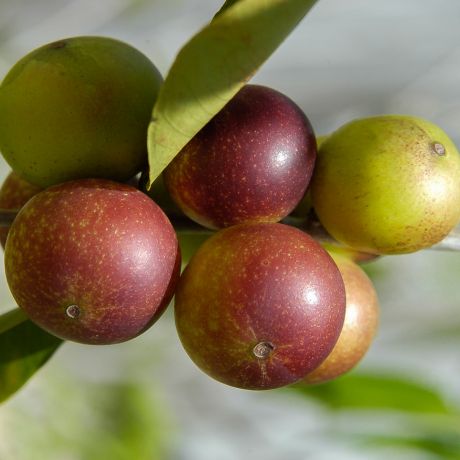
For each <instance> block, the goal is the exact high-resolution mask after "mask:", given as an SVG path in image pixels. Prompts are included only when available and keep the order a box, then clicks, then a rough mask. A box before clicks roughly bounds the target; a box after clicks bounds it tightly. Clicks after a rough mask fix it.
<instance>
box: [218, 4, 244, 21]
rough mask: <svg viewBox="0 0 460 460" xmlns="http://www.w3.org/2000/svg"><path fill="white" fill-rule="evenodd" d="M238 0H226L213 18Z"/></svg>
mask: <svg viewBox="0 0 460 460" xmlns="http://www.w3.org/2000/svg"><path fill="white" fill-rule="evenodd" d="M239 1H241V0H227V1H226V2H225V3H224V5H223V6H222V8H221V9H220V10H219V11H218V12H217V13H216V15H215V16H214V19H215V18H217V16H219V15H220V14H222V13H223V12H224V11H225V10H226V9H227V8H230V7H231V6H232V5H234V4H235V3H237V2H239Z"/></svg>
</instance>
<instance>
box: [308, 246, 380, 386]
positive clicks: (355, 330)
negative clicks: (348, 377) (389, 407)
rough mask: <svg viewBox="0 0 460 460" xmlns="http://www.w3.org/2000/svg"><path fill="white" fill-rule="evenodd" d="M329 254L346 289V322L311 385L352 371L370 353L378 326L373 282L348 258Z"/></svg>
mask: <svg viewBox="0 0 460 460" xmlns="http://www.w3.org/2000/svg"><path fill="white" fill-rule="evenodd" d="M329 253H330V254H331V256H332V258H333V259H334V261H335V263H336V264H337V267H338V268H339V270H340V273H341V275H342V279H343V283H344V285H345V294H346V311H345V321H344V323H343V328H342V332H341V333H340V336H339V340H338V341H337V343H336V344H335V346H334V349H333V350H332V352H331V353H330V354H329V356H328V357H327V358H326V359H325V361H323V363H321V365H320V366H319V367H318V368H316V369H315V370H314V371H313V372H311V373H309V374H308V375H307V376H306V377H305V378H304V379H303V382H305V383H309V384H316V383H323V382H326V381H329V380H332V379H335V378H337V377H339V376H341V375H343V374H345V373H346V372H349V371H350V370H351V369H353V368H354V367H355V366H356V365H357V364H358V363H359V362H360V361H361V360H362V358H363V357H364V356H365V354H366V352H367V350H368V349H369V347H370V345H371V343H372V341H373V339H374V336H375V334H376V331H377V327H378V322H379V303H378V298H377V293H376V292H375V288H374V285H373V284H372V281H371V280H370V279H369V277H368V276H367V275H366V273H365V272H364V271H363V269H362V268H361V267H359V266H358V265H357V264H356V263H355V262H353V260H351V259H350V258H349V257H345V256H344V255H343V254H340V253H337V252H333V251H329Z"/></svg>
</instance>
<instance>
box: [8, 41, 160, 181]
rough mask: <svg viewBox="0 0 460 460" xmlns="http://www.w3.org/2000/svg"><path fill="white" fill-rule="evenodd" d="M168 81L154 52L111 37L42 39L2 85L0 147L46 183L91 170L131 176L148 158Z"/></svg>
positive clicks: (22, 170)
mask: <svg viewBox="0 0 460 460" xmlns="http://www.w3.org/2000/svg"><path fill="white" fill-rule="evenodd" d="M161 82H162V79H161V76H160V74H159V72H158V70H157V69H156V67H155V66H154V65H153V64H152V63H151V62H150V60H149V59H148V58H147V57H145V56H144V55H143V54H142V53H140V52H139V51H137V50H136V49H135V48H133V47H132V46H130V45H128V44H126V43H123V42H120V41H117V40H113V39H111V38H105V37H74V38H68V39H65V40H60V41H57V42H53V43H50V44H47V45H45V46H42V47H41V48H38V49H36V50H35V51H32V52H31V53H29V54H27V55H26V56H25V57H23V58H22V59H21V60H20V61H18V62H17V63H16V64H15V65H14V66H13V68H12V69H11V70H10V71H9V73H8V74H7V75H6V77H5V79H4V80H3V82H2V84H1V86H0V152H1V153H2V154H3V156H4V157H5V159H6V161H7V162H8V163H9V164H10V166H11V168H12V169H13V170H14V171H16V172H17V173H19V175H21V177H23V178H24V179H26V180H27V181H29V182H31V183H33V184H36V185H39V186H41V187H47V186H49V185H53V184H57V183H60V182H64V181H68V180H72V179H79V178H86V177H103V178H108V179H113V180H118V181H120V182H122V181H126V180H128V179H129V178H131V177H132V176H133V175H135V174H136V173H137V172H138V171H140V170H141V169H142V168H143V167H144V166H145V164H146V161H147V152H146V132H147V126H148V124H149V121H150V117H151V112H152V108H153V104H154V102H155V100H156V97H157V93H158V90H159V87H160V85H161Z"/></svg>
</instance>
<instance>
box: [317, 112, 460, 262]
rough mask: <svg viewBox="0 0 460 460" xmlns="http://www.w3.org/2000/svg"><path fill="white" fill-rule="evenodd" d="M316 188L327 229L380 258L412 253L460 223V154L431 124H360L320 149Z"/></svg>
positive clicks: (391, 120) (411, 120) (388, 118)
mask: <svg viewBox="0 0 460 460" xmlns="http://www.w3.org/2000/svg"><path fill="white" fill-rule="evenodd" d="M311 190H312V200H313V206H314V208H315V211H316V213H317V215H318V217H319V219H320V221H321V223H322V224H323V225H324V227H325V228H326V230H327V231H328V232H329V233H330V234H331V235H332V236H333V237H334V238H335V239H337V240H338V241H340V242H342V243H344V244H346V245H347V246H350V247H352V248H355V249H358V250H360V251H363V252H370V253H376V254H398V253H407V252H413V251H417V250H419V249H423V248H425V247H429V246H431V245H433V244H435V243H437V242H438V241H440V240H441V239H442V238H443V237H444V236H445V235H447V233H449V231H450V230H451V229H452V228H453V227H454V226H455V224H456V223H457V222H458V221H459V219H460V155H459V153H458V151H457V149H456V147H455V145H454V144H453V143H452V141H451V140H450V139H449V137H448V136H447V135H446V134H445V133H444V132H443V131H442V130H441V129H440V128H439V127H437V126H435V125H433V124H432V123H430V122H428V121H426V120H423V119H420V118H415V117H411V116H405V115H384V116H378V117H371V118H366V119H361V120H355V121H352V122H350V123H348V124H346V125H344V126H343V127H342V128H340V129H339V130H337V131H336V132H334V133H333V134H331V135H330V136H328V138H327V139H326V140H325V141H324V142H323V144H322V145H321V148H320V149H319V154H318V159H317V164H316V168H315V174H314V177H313V180H312V187H311Z"/></svg>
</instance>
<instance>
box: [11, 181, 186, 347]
mask: <svg viewBox="0 0 460 460" xmlns="http://www.w3.org/2000/svg"><path fill="white" fill-rule="evenodd" d="M179 267H180V252H179V249H178V242H177V238H176V235H175V232H174V229H173V227H172V226H171V224H170V222H169V220H168V219H167V217H166V216H165V215H164V213H163V212H162V211H161V209H160V208H159V207H158V206H157V205H156V204H155V203H154V202H153V201H152V200H151V199H150V198H148V197H147V196H146V195H145V194H143V193H142V192H140V191H139V190H137V189H135V188H134V187H131V186H128V185H123V184H119V183H116V182H111V181H107V180H101V179H97V180H96V179H87V180H79V181H73V182H67V183H64V184H61V185H57V186H54V187H51V188H49V189H47V190H45V191H43V192H40V193H39V194H38V195H36V196H35V197H33V198H32V199H31V200H30V201H29V202H28V203H27V204H26V205H25V206H24V207H23V208H22V210H21V211H20V212H19V214H18V216H17V217H16V219H15V221H14V222H13V225H12V226H11V229H10V234H9V237H8V240H7V244H6V248H5V269H6V276H7V281H8V284H9V287H10V289H11V292H12V294H13V296H14V298H15V299H16V301H17V303H18V305H19V306H20V307H21V308H23V309H24V310H25V311H26V313H27V314H28V315H29V317H30V319H31V320H33V321H34V322H36V323H37V324H38V325H39V326H41V327H43V328H44V329H46V330H47V331H49V332H51V333H52V334H55V335H57V336H58V337H61V338H63V339H68V340H74V341H76V342H82V343H90V344H109V343H116V342H123V341H125V340H128V339H131V338H133V337H135V336H137V335H138V334H140V333H141V332H143V331H145V330H146V329H147V328H148V327H150V326H151V325H152V324H153V323H154V322H155V321H156V320H157V319H158V317H159V316H160V315H161V313H162V312H163V311H164V309H165V308H166V306H167V305H168V303H169V301H170V300H171V298H172V296H173V293H174V288H175V285H176V282H177V280H178V277H179Z"/></svg>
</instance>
